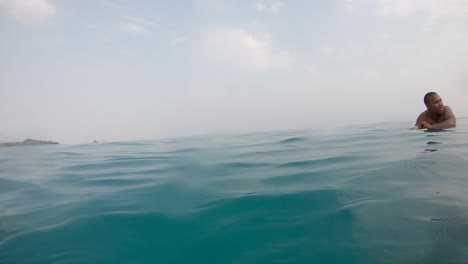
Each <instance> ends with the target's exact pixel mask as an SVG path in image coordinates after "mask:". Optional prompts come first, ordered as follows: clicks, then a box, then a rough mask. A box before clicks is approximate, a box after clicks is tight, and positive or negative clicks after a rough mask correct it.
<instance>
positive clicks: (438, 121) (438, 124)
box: [416, 92, 457, 129]
mask: <svg viewBox="0 0 468 264" xmlns="http://www.w3.org/2000/svg"><path fill="white" fill-rule="evenodd" d="M424 104H425V105H426V107H427V110H426V111H424V112H422V113H421V114H420V115H419V116H418V118H417V120H416V126H417V128H419V129H425V128H431V129H446V128H453V127H456V122H457V121H456V118H455V115H454V113H453V111H452V108H450V107H449V106H448V105H444V103H443V102H442V98H440V96H439V95H438V94H436V93H434V92H430V93H427V94H426V95H425V96H424Z"/></svg>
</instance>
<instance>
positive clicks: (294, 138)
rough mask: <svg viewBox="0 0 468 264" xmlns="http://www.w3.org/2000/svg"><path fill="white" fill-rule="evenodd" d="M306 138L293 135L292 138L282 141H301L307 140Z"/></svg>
mask: <svg viewBox="0 0 468 264" xmlns="http://www.w3.org/2000/svg"><path fill="white" fill-rule="evenodd" d="M305 140H306V139H305V138H303V137H292V138H288V139H285V140H282V141H281V143H295V142H301V141H305Z"/></svg>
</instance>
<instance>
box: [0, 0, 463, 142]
mask: <svg viewBox="0 0 468 264" xmlns="http://www.w3.org/2000/svg"><path fill="white" fill-rule="evenodd" d="M466 25H468V0H315V1H314V0H294V1H257V0H252V1H250V0H237V1H235V0H230V1H228V0H192V1H189V0H187V1H152V0H151V1H150V0H141V1H139V0H101V1H99V0H80V1H76V0H0V34H1V35H0V98H1V103H0V120H1V123H0V142H2V141H19V140H23V139H25V138H35V139H45V140H54V141H59V142H61V143H89V142H91V141H92V140H93V139H96V140H99V141H100V140H105V141H115V140H140V139H154V138H161V137H175V136H189V135H198V134H213V133H239V132H255V131H268V130H283V129H296V128H311V129H314V128H319V127H324V126H325V127H328V126H340V125H347V124H361V123H379V122H392V121H409V124H410V125H413V122H414V121H415V119H416V117H417V115H418V114H419V113H420V112H421V111H423V110H424V105H423V103H422V97H423V95H424V94H425V93H426V92H428V91H436V92H438V93H439V94H440V95H441V97H442V98H443V99H444V102H445V103H446V104H447V105H450V106H452V108H453V110H454V112H455V114H456V115H457V117H462V116H468V104H467V103H466V99H467V97H468V89H467V85H468V67H467V65H468V64H467V63H468V48H467V47H468V30H467V29H466Z"/></svg>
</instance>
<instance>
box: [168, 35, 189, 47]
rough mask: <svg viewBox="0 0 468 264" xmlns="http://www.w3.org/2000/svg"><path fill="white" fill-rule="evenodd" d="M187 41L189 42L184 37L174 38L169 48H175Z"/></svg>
mask: <svg viewBox="0 0 468 264" xmlns="http://www.w3.org/2000/svg"><path fill="white" fill-rule="evenodd" d="M185 41H187V38H186V37H184V36H177V37H174V38H173V39H171V40H170V41H169V46H171V47H175V46H177V45H179V44H181V43H184V42H185Z"/></svg>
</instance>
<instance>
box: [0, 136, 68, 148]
mask: <svg viewBox="0 0 468 264" xmlns="http://www.w3.org/2000/svg"><path fill="white" fill-rule="evenodd" d="M54 144H59V143H58V142H53V141H43V140H35V139H30V138H28V139H26V140H24V141H23V142H14V143H0V147H17V146H34V145H54Z"/></svg>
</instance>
